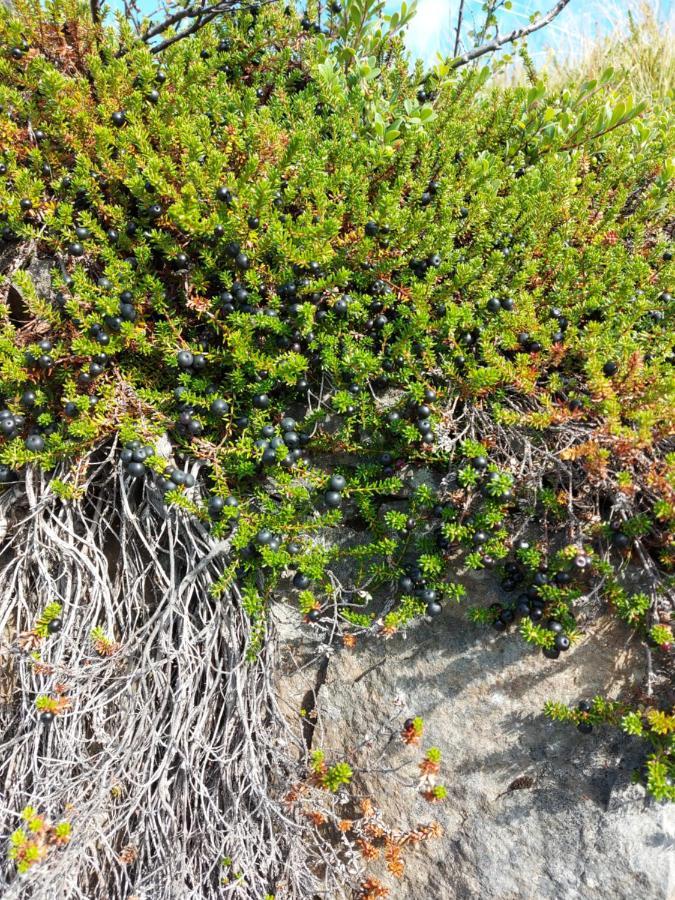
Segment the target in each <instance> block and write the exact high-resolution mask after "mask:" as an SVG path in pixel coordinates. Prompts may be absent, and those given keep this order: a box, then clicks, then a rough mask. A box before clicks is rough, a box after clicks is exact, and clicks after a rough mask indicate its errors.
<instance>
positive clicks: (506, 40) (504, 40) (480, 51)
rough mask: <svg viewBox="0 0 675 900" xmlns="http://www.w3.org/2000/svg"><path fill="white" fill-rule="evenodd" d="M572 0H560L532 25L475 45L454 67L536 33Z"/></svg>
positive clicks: (456, 67)
mask: <svg viewBox="0 0 675 900" xmlns="http://www.w3.org/2000/svg"><path fill="white" fill-rule="evenodd" d="M570 2H571V0H558V2H557V3H556V5H555V6H554V7H552V8H551V9H550V10H549V11H548V12H547V13H546V15H544V16H541V17H540V18H539V19H537V20H536V22H532V23H531V24H530V25H527V26H525V27H523V28H514V30H513V31H511V32H509V33H508V34H505V35H503V36H502V37H496V38H495V39H494V40H493V41H488V43H487V44H481V45H480V46H479V47H475V48H474V49H473V50H470V51H468V52H467V53H464V54H463V55H462V56H460V57H458V58H457V59H454V60H453V61H452V63H451V64H450V65H451V67H452V68H453V69H458V68H459V67H460V66H465V65H467V64H468V63H470V62H473V61H474V60H476V59H479V58H480V57H481V56H485V54H486V53H495V52H496V51H497V50H499V49H500V48H501V47H503V46H504V45H505V44H511V43H513V42H514V41H519V40H520V39H521V38H524V37H527V36H528V35H530V34H534V32H535V31H539V30H540V29H541V28H545V27H546V26H547V25H550V24H551V22H552V21H553V20H554V19H555V18H556V17H557V16H559V15H560V13H561V12H562V11H563V10H564V9H565V7H566V6H568V5H569V3H570Z"/></svg>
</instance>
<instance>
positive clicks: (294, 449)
mask: <svg viewBox="0 0 675 900" xmlns="http://www.w3.org/2000/svg"><path fill="white" fill-rule="evenodd" d="M257 397H258V403H256V398H254V400H253V405H254V406H258V408H263V409H266V408H267V406H269V398H268V397H267V394H259V395H257ZM262 398H264V399H265V401H267V402H266V403H265V404H264V405H263V406H262V407H260V401H261V399H262ZM297 426H298V423H297V422H296V421H295V419H294V418H292V416H284V418H283V419H282V420H281V422H280V423H279V429H280V430H281V434H278V433H277V429H276V428H275V427H274V425H271V424H269V423H268V424H267V425H263V427H262V429H261V436H260V438H258V440H257V441H256V442H255V447H256V449H257V450H261V451H262V456H261V462H262V464H263V465H265V466H271V465H275V464H276V463H277V462H280V464H281V465H282V466H286V467H288V468H290V467H291V466H292V465H293V464H294V463H296V462H297V461H298V460H299V459H301V458H302V456H303V454H304V450H303V447H304V446H305V445H306V444H307V443H308V442H309V436H308V435H306V434H304V433H303V432H300V431H298V427H297ZM280 447H281V448H283V449H284V450H286V451H287V452H286V453H285V454H284V455H283V456H281V459H279V455H277V451H278V450H279V448H280Z"/></svg>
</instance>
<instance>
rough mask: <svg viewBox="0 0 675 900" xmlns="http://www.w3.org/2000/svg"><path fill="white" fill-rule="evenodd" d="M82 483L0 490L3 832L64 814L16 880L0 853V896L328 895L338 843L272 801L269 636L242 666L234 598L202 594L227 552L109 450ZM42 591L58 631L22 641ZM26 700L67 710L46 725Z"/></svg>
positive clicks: (281, 738) (242, 640)
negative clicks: (67, 825)
mask: <svg viewBox="0 0 675 900" xmlns="http://www.w3.org/2000/svg"><path fill="white" fill-rule="evenodd" d="M55 474H56V475H57V476H58V475H59V473H58V472H57V473H55ZM82 487H83V489H82V493H81V498H80V499H78V500H76V501H68V502H64V501H62V500H60V499H59V498H58V497H56V496H55V495H54V494H53V493H52V492H51V491H50V489H49V479H48V478H47V477H45V476H44V475H42V474H40V473H37V472H34V471H29V472H28V473H27V476H26V481H25V483H24V482H22V483H21V485H20V490H21V494H20V495H18V494H17V491H18V490H19V487H18V486H17V487H16V488H15V489H14V490H10V491H6V492H5V493H4V494H3V495H2V496H1V497H0V507H1V509H0V524H1V523H2V522H4V523H5V529H6V534H5V536H4V541H3V552H2V555H1V557H0V626H1V629H2V630H1V632H0V633H1V634H2V635H3V643H2V648H1V649H2V669H3V676H2V685H1V687H2V708H1V717H2V731H1V732H0V736H1V738H2V742H1V744H0V833H1V834H2V835H3V837H6V836H7V835H9V834H10V833H11V832H12V831H13V830H14V829H15V828H16V827H18V825H19V824H20V821H19V814H20V812H21V810H22V809H23V808H24V807H25V806H27V805H31V806H34V807H36V808H37V810H38V811H39V812H40V813H41V814H44V815H46V816H47V817H48V818H49V819H50V820H51V821H52V822H55V821H59V820H61V819H63V818H66V819H68V820H69V821H70V822H71V825H72V837H71V839H70V841H69V843H68V844H67V846H65V847H63V848H59V849H54V850H53V851H51V852H50V853H49V857H48V860H46V861H45V862H44V863H40V864H36V865H34V866H32V867H31V868H30V870H29V871H28V872H27V873H26V874H25V875H17V874H16V869H15V866H14V864H13V863H12V862H9V861H8V860H7V854H6V852H5V853H4V854H3V859H2V860H1V861H0V864H1V865H2V878H1V880H0V886H1V889H2V895H3V897H4V898H6V900H15V898H16V900H18V898H27V897H30V898H35V900H42V898H44V900H47V898H49V900H53V898H57V897H58V898H59V900H68V898H87V900H99V898H100V900H104V898H105V900H128V898H132V897H137V898H147V900H164V898H181V900H182V898H193V900H198V898H207V897H208V898H212V897H221V896H223V897H238V898H239V897H241V898H260V900H262V898H264V897H265V896H267V895H274V897H275V898H276V900H282V898H303V900H307V898H312V897H314V896H317V895H319V896H323V897H339V896H341V889H340V887H339V886H338V885H339V883H342V884H345V883H346V882H347V881H348V880H349V878H348V877H347V873H346V870H345V867H344V864H343V863H341V862H340V860H339V859H338V857H337V851H336V850H333V849H332V848H331V847H330V845H328V844H327V843H324V842H323V841H322V839H321V838H320V837H319V835H318V834H317V832H316V829H313V828H312V827H311V826H310V825H309V823H308V822H307V821H306V820H302V819H301V818H294V817H293V814H292V813H291V810H290V808H289V807H288V806H287V805H285V804H284V802H283V797H284V795H285V794H286V792H287V790H288V788H289V786H290V785H291V784H292V783H294V782H296V781H297V780H298V779H299V778H302V777H303V774H304V772H305V771H306V769H305V764H306V759H305V755H306V754H305V748H304V747H303V746H302V745H301V743H300V739H299V738H297V737H293V735H292V733H291V732H290V730H289V729H288V727H287V725H286V723H285V721H284V719H283V717H282V715H281V713H280V711H279V709H278V708H277V705H276V701H275V692H274V685H273V682H272V677H273V672H274V645H275V642H274V635H273V634H271V633H269V631H268V634H267V635H266V640H265V643H264V647H263V649H262V651H261V652H260V653H259V654H258V655H257V657H256V658H254V659H253V661H249V660H247V658H246V653H247V647H248V645H249V639H250V623H249V619H248V617H247V615H246V613H245V612H244V611H243V609H242V606H241V602H240V598H239V596H238V594H237V591H236V589H233V590H232V591H231V592H230V593H229V595H228V596H224V597H221V598H220V599H217V600H216V599H214V598H213V597H211V596H210V594H209V587H210V585H211V584H212V582H213V581H214V579H215V578H217V576H218V575H219V574H220V573H221V572H222V569H223V565H224V558H225V556H224V555H225V554H226V552H227V543H226V542H220V543H217V542H214V541H213V540H212V539H211V538H210V536H209V534H208V532H207V531H206V530H205V529H204V528H203V527H202V525H201V524H200V523H199V522H198V521H196V520H195V519H194V517H189V516H187V515H184V514H183V513H181V512H180V511H178V510H171V511H170V512H168V511H167V510H166V509H164V508H163V505H162V503H161V498H160V496H159V495H158V494H156V493H153V491H155V489H154V488H153V487H152V485H151V484H149V483H148V484H144V485H142V486H141V485H138V484H137V483H134V482H130V481H129V480H128V478H126V477H125V476H124V475H123V474H122V473H120V471H119V467H118V465H117V464H116V462H115V455H114V449H111V450H110V453H109V454H108V455H107V456H101V455H100V454H99V456H98V458H92V459H91V460H90V461H89V465H88V468H87V470H86V481H85V483H84V485H83V486H82ZM17 510H18V518H17ZM50 602H59V603H61V604H62V606H63V612H62V615H61V618H62V620H63V627H62V630H61V631H60V632H59V633H58V634H55V635H50V636H49V637H48V638H46V639H43V640H40V641H35V640H32V639H31V637H30V635H28V636H27V635H26V634H25V633H27V632H30V631H31V629H33V628H34V626H35V623H36V621H37V619H38V618H39V616H40V614H41V612H42V610H43V609H44V608H45V606H46V605H47V604H48V603H50ZM95 626H99V627H100V628H101V629H103V632H104V633H105V635H106V636H107V637H108V638H109V639H110V641H111V642H112V644H111V646H110V647H109V648H108V651H109V652H110V655H106V652H105V650H106V648H102V647H101V646H100V645H99V647H98V651H97V647H96V646H95V645H94V643H93V642H92V637H91V632H92V629H93V628H94V627H95ZM270 627H271V626H270ZM22 633H24V638H23V639H20V635H21V634H22ZM101 650H103V651H104V652H103V653H101V652H100V651H101ZM31 653H37V654H39V661H38V660H36V659H34V658H32V657H31ZM59 692H60V693H59ZM39 695H47V696H50V697H57V696H61V697H62V698H64V699H65V700H66V701H67V703H68V707H67V708H65V709H64V710H63V712H60V713H59V714H58V715H56V717H55V719H54V721H53V723H52V724H51V725H45V724H43V723H42V722H41V721H40V714H39V710H38V709H37V708H36V706H35V700H36V698H37V697H38V696H39ZM326 803H327V804H328V803H330V798H328V797H327V798H326ZM6 848H7V845H6V844H5V851H6ZM224 861H226V862H225V863H224ZM227 861H231V862H227Z"/></svg>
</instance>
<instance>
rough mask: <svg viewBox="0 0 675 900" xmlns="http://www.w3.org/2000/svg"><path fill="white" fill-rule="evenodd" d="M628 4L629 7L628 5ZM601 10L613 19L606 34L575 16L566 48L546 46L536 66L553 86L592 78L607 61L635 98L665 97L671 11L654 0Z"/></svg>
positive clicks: (673, 41)
mask: <svg viewBox="0 0 675 900" xmlns="http://www.w3.org/2000/svg"><path fill="white" fill-rule="evenodd" d="M626 6H628V7H629V9H628V10H626ZM603 14H604V15H605V16H606V18H607V19H608V20H609V21H612V22H613V23H614V28H613V30H612V32H611V33H610V34H608V35H607V36H606V37H598V36H597V35H593V34H592V33H590V32H589V31H586V30H585V29H584V26H583V19H582V20H580V21H579V26H580V27H579V30H578V31H577V32H576V33H574V32H572V31H569V32H568V34H567V38H568V41H569V44H568V46H567V47H565V46H564V42H563V46H560V47H558V48H556V51H555V53H554V52H553V51H550V52H549V54H548V57H547V59H546V61H545V63H544V64H543V65H542V66H540V69H541V71H542V73H544V74H546V76H547V77H548V80H549V82H550V83H551V84H552V85H554V86H555V85H563V84H568V83H569V82H570V81H574V82H578V81H580V80H586V79H587V78H593V77H596V76H597V75H598V74H599V73H600V72H602V71H603V70H604V69H606V68H607V67H608V66H612V67H613V68H614V69H615V70H617V71H618V72H621V73H622V75H623V78H624V80H625V82H626V84H627V86H628V87H629V88H630V90H631V91H632V92H633V93H634V94H635V95H636V96H639V97H643V98H649V97H664V96H666V95H668V94H671V95H672V94H673V90H674V88H675V29H674V27H673V24H674V23H673V14H672V12H671V14H670V15H666V14H665V13H664V12H663V11H662V10H661V8H660V4H658V3H656V2H647V0H639V2H635V3H630V2H626V0H623V2H612V0H609V2H608V3H607V4H606V6H605V8H604V10H603Z"/></svg>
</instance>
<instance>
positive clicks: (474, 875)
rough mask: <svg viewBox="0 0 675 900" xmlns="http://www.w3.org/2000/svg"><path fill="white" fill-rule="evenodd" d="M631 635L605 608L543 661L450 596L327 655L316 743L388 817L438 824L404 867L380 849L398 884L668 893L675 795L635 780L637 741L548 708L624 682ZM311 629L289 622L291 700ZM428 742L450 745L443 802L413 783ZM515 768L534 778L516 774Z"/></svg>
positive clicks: (481, 597) (472, 584)
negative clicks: (439, 830)
mask: <svg viewBox="0 0 675 900" xmlns="http://www.w3.org/2000/svg"><path fill="white" fill-rule="evenodd" d="M464 580H465V583H466V584H467V587H468V592H469V598H468V599H469V600H470V602H474V603H475V602H479V603H482V602H483V601H484V602H485V603H489V602H490V601H491V600H493V599H495V597H494V596H492V595H491V594H492V593H493V589H492V588H491V587H490V581H489V578H488V577H486V576H484V575H482V576H481V575H476V576H470V577H468V578H465V579H464ZM301 631H304V629H302V628H301ZM628 637H629V634H628V632H627V631H625V630H624V629H623V628H622V627H621V626H620V625H618V624H617V623H616V622H615V621H614V620H607V619H600V620H599V621H597V622H596V623H594V627H593V631H592V634H589V635H587V636H586V637H585V638H584V639H583V640H582V641H581V642H580V643H579V644H578V645H577V646H576V647H575V648H574V649H573V650H572V651H570V653H568V654H565V655H563V656H562V657H561V658H560V659H559V660H557V661H550V660H547V659H545V658H543V657H542V656H541V654H540V653H538V652H537V651H535V650H533V649H530V648H528V647H527V646H525V645H524V643H523V641H522V640H521V639H520V638H519V636H518V635H516V634H513V633H511V634H507V635H500V636H493V635H492V633H491V632H489V631H486V630H485V629H484V628H482V627H478V626H473V625H471V624H470V623H468V622H467V619H466V616H465V613H464V611H463V610H462V608H461V607H460V606H456V607H453V608H447V609H446V610H445V611H444V613H443V614H442V616H441V617H440V618H439V619H437V620H436V621H435V622H434V623H433V625H432V624H429V623H423V624H420V625H419V626H416V627H415V628H413V629H411V630H410V633H409V634H408V636H407V639H406V638H404V637H403V636H402V635H396V636H394V637H393V638H391V639H390V640H386V641H385V640H384V639H381V640H380V639H375V638H372V639H370V638H368V639H364V640H361V639H360V640H359V642H357V645H356V647H355V648H354V649H353V650H347V649H342V648H341V649H339V650H337V651H336V652H335V653H334V654H333V655H332V656H331V657H330V661H329V665H328V670H327V673H326V680H325V683H322V684H321V683H320V682H319V686H318V690H317V691H316V699H317V712H318V718H317V722H316V726H315V728H314V730H313V734H312V741H313V747H314V748H317V747H320V748H321V749H323V750H325V751H326V752H327V753H329V754H330V755H331V757H332V758H342V759H348V760H349V761H350V762H351V763H352V765H353V766H354V769H355V771H356V773H357V775H356V779H357V787H358V789H359V791H363V792H364V793H365V794H367V795H368V796H370V797H372V798H373V800H374V802H375V803H376V805H377V806H378V807H379V808H380V809H381V811H382V815H383V818H384V820H385V821H386V822H388V823H389V825H390V826H392V827H394V828H397V829H401V830H408V829H412V828H415V827H418V826H419V825H420V824H424V823H430V822H431V821H434V820H435V821H437V822H438V823H439V824H440V825H441V826H442V827H443V830H444V834H443V836H442V837H440V838H438V839H436V840H430V841H427V842H425V843H424V844H421V845H419V846H417V847H416V848H414V849H412V850H410V851H409V852H406V855H405V862H406V873H405V876H404V878H403V879H402V880H401V881H397V880H395V879H394V878H392V877H391V876H390V875H389V874H388V873H387V871H386V869H385V867H384V864H383V863H381V862H380V863H374V864H371V866H370V868H369V871H371V872H372V873H373V874H374V875H375V876H376V877H380V878H381V879H382V880H383V881H384V882H385V883H386V884H387V885H388V886H389V887H390V889H391V894H390V897H391V898H394V900H403V898H406V900H435V898H446V897H447V898H458V900H459V898H466V900H469V898H471V900H475V898H480V900H516V898H517V900H529V898H531V900H535V898H536V900H543V898H546V900H548V898H550V900H589V898H607V900H609V898H612V900H634V898H638V897H639V898H641V900H667V898H671V897H673V896H674V895H673V893H672V891H673V886H674V883H673V879H672V866H673V849H672V848H673V836H675V815H674V813H673V810H672V807H668V806H666V805H660V804H656V803H655V802H653V801H651V800H649V799H648V798H647V797H646V796H645V792H644V789H643V788H642V787H640V786H634V785H632V784H631V782H630V775H631V771H632V770H633V769H634V768H635V767H637V766H638V765H639V764H640V762H641V759H642V754H643V752H644V751H643V748H642V747H641V745H640V744H639V743H637V742H635V741H634V740H633V739H630V738H628V737H627V736H625V735H623V734H621V733H619V732H617V731H616V730H614V729H609V728H607V729H603V728H596V729H595V731H594V732H593V733H592V734H590V735H582V734H580V733H579V732H578V731H577V730H576V729H574V728H572V727H571V726H568V725H562V724H557V723H553V722H551V721H549V720H548V719H546V718H545V717H544V716H543V714H542V707H543V704H544V702H545V700H547V699H549V698H551V699H559V700H562V701H566V702H569V703H576V702H577V701H578V700H579V699H581V698H584V697H592V696H593V695H594V694H596V693H601V694H607V695H609V696H615V695H617V694H618V693H619V692H621V693H625V692H626V691H627V690H629V689H630V687H631V686H632V685H633V682H634V681H639V679H640V678H641V677H642V674H643V671H642V656H641V654H640V652H639V647H638V646H637V645H636V644H635V642H633V643H632V644H631V643H630V642H629V641H628ZM306 640H307V635H306V634H297V633H295V632H294V628H293V627H290V626H289V623H287V625H286V629H285V632H284V641H283V646H282V658H283V657H284V654H285V655H286V660H287V667H286V670H285V675H284V676H283V679H284V681H285V682H286V685H285V688H284V701H285V704H286V705H287V708H289V709H293V708H295V710H296V711H297V709H298V703H297V697H298V696H299V695H300V693H301V692H302V691H307V690H308V687H309V688H311V686H312V684H313V681H312V678H313V676H312V669H311V666H309V665H308V659H309V656H310V655H311V653H312V652H316V650H317V647H316V646H315V647H313V648H312V647H311V646H308V645H305V650H304V651H303V652H300V650H299V648H300V647H301V646H302V644H303V641H306ZM294 654H295V658H296V662H297V663H298V666H297V667H296V669H295V675H293V673H292V672H290V670H289V665H290V668H291V669H292V668H293V663H292V662H289V661H290V660H291V658H292V657H293V656H294ZM314 672H316V669H315V670H314ZM294 678H295V681H294ZM314 684H315V687H316V683H314ZM294 692H295V695H296V699H294V696H293V695H294ZM296 715H297V712H296ZM409 716H422V717H423V719H424V721H425V731H424V736H423V739H422V743H421V744H420V746H419V747H414V746H407V745H406V744H404V742H403V741H402V740H401V738H400V735H399V732H400V729H401V727H402V724H403V722H404V720H405V719H406V718H407V717H409ZM390 737H391V740H390V742H389V743H388V744H387V741H388V739H389V738H390ZM430 746H437V747H438V748H440V750H441V751H442V762H441V771H440V773H439V776H438V780H439V782H440V783H443V784H444V785H445V786H446V788H447V790H448V797H447V798H446V800H445V801H444V802H442V803H440V804H438V803H437V804H429V803H428V802H427V801H426V800H425V799H424V798H423V797H422V796H421V793H420V792H419V790H418V787H417V784H418V778H419V769H418V764H419V762H420V760H421V759H422V756H423V754H424V752H425V750H426V749H428V748H429V747H430ZM385 748H386V753H385V755H384V757H383V758H382V759H381V760H380V761H379V762H378V763H375V762H374V761H375V760H376V759H377V758H378V757H379V756H380V755H381V754H382V751H383V750H384V749H385ZM521 776H529V779H532V783H530V782H529V779H528V780H525V783H524V785H522V784H521V785H520V787H518V785H517V786H516V788H515V789H511V790H509V786H510V785H512V783H513V782H514V781H515V780H516V779H518V778H520V777H521ZM373 866H374V868H373ZM378 866H379V868H378ZM669 874H670V881H669Z"/></svg>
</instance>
